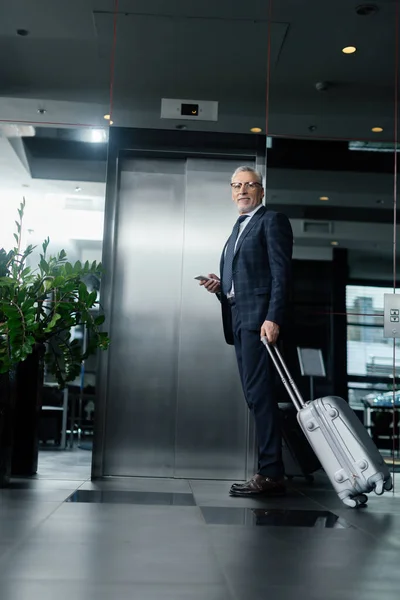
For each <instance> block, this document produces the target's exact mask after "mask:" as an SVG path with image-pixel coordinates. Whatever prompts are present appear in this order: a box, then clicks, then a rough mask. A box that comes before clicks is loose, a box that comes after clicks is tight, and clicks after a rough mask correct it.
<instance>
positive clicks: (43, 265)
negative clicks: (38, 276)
mask: <svg viewBox="0 0 400 600" xmlns="http://www.w3.org/2000/svg"><path fill="white" fill-rule="evenodd" d="M39 267H40V269H41V270H42V272H44V273H46V275H47V274H48V272H49V264H48V262H47V261H46V260H45V259H44V258H42V259H41V260H40V263H39Z"/></svg>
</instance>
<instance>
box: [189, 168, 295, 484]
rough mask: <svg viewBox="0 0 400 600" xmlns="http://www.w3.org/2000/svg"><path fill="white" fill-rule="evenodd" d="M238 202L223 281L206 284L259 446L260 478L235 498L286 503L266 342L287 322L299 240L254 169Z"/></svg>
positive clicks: (238, 179) (241, 171)
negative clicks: (231, 349) (270, 205)
mask: <svg viewBox="0 0 400 600" xmlns="http://www.w3.org/2000/svg"><path fill="white" fill-rule="evenodd" d="M231 188H232V199H233V201H234V202H235V204H236V205H237V207H238V211H239V215H240V216H239V218H238V220H237V222H236V223H235V225H234V227H233V231H232V234H231V236H230V237H229V239H228V241H227V243H226V245H225V248H224V250H223V252H222V256H221V264H220V274H221V279H219V278H218V276H217V275H215V274H214V273H211V274H210V275H209V277H210V278H212V279H211V280H207V281H203V282H201V283H200V285H203V286H204V287H205V288H206V289H207V291H208V292H211V293H214V294H217V296H218V298H219V300H220V301H221V306H222V319H223V326H224V335H225V340H226V342H227V343H228V344H231V345H234V346H235V351H236V358H237V363H238V367H239V373H240V378H241V382H242V388H243V392H244V396H245V398H246V402H247V405H248V407H249V409H250V411H251V412H252V414H253V416H254V419H255V424H256V432H257V440H258V472H257V473H256V474H255V475H254V476H253V477H252V478H251V479H250V481H247V482H246V483H241V484H240V483H235V484H233V485H232V487H231V490H230V495H231V496H261V495H269V496H281V495H284V494H285V493H286V487H285V481H284V468H283V463H282V452H281V444H282V442H281V431H280V424H279V413H278V403H277V401H276V398H275V390H274V381H275V373H274V372H273V365H272V362H271V360H270V358H269V355H268V352H267V350H266V348H265V347H264V345H263V344H262V342H261V337H263V336H265V337H266V338H267V339H268V340H269V341H270V342H276V341H277V339H278V337H279V332H280V329H281V327H282V325H283V323H284V319H285V313H286V309H287V301H288V296H289V289H290V284H291V260H292V247H293V233H292V228H291V226H290V223H289V220H288V219H287V217H286V216H285V215H283V214H281V213H277V212H274V211H269V210H267V209H266V208H265V207H264V206H263V205H262V199H263V197H264V189H263V182H262V176H261V175H260V173H258V172H257V171H255V170H254V169H252V168H250V167H239V168H238V169H236V171H235V172H234V174H233V176H232V180H231Z"/></svg>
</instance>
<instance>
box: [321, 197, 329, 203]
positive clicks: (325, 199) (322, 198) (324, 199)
mask: <svg viewBox="0 0 400 600" xmlns="http://www.w3.org/2000/svg"><path fill="white" fill-rule="evenodd" d="M319 199H320V200H322V201H323V202H326V201H327V200H329V198H328V196H320V197H319Z"/></svg>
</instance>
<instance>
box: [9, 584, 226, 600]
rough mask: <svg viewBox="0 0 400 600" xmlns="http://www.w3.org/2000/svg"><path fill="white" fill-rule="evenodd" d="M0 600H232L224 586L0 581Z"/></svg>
mask: <svg viewBox="0 0 400 600" xmlns="http://www.w3.org/2000/svg"><path fill="white" fill-rule="evenodd" d="M0 597H1V600H27V599H30V600H36V599H39V598H40V600H54V599H55V598H57V600H71V599H72V600H111V599H112V600H233V598H232V596H231V595H230V594H229V592H228V590H227V587H226V585H225V584H197V585H187V584H183V585H175V584H168V583H165V582H162V583H160V584H145V585H135V584H126V583H124V584H118V583H103V584H99V583H93V582H91V583H85V582H82V581H79V582H70V581H65V580H60V581H40V582H38V581H24V582H15V581H8V582H7V581H6V582H4V581H3V582H0Z"/></svg>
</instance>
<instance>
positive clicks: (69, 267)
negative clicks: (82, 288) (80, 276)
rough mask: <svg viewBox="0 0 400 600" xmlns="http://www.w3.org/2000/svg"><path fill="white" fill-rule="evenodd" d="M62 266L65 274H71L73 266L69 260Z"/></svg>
mask: <svg viewBox="0 0 400 600" xmlns="http://www.w3.org/2000/svg"><path fill="white" fill-rule="evenodd" d="M64 268H65V272H66V273H67V275H71V274H72V273H73V268H72V265H71V263H70V262H66V263H65V265H64Z"/></svg>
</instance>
